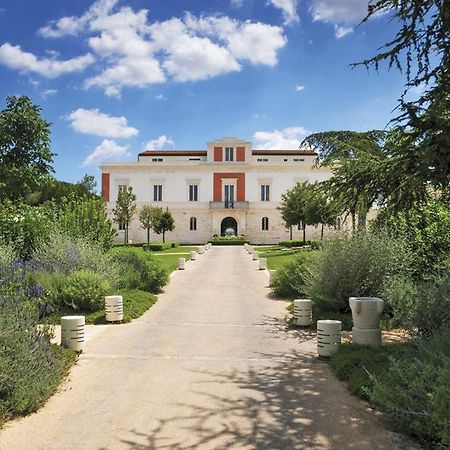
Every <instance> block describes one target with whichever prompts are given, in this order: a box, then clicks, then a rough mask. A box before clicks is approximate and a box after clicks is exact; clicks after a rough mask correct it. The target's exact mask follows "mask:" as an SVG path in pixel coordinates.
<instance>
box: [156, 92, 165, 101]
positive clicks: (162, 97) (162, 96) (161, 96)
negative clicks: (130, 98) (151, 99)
mask: <svg viewBox="0 0 450 450" xmlns="http://www.w3.org/2000/svg"><path fill="white" fill-rule="evenodd" d="M155 99H156V100H160V101H161V102H165V101H166V100H167V97H166V96H165V95H164V94H157V95H155Z"/></svg>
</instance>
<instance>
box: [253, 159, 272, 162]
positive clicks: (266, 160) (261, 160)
mask: <svg viewBox="0 0 450 450" xmlns="http://www.w3.org/2000/svg"><path fill="white" fill-rule="evenodd" d="M256 161H257V162H268V161H269V160H268V159H267V158H258V159H257V160H256Z"/></svg>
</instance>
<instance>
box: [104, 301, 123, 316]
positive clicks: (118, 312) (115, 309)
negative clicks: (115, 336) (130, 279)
mask: <svg viewBox="0 0 450 450" xmlns="http://www.w3.org/2000/svg"><path fill="white" fill-rule="evenodd" d="M105 318H106V321H107V322H120V321H122V320H123V297H122V296H121V295H108V296H106V297H105Z"/></svg>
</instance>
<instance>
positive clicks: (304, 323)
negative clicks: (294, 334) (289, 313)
mask: <svg viewBox="0 0 450 450" xmlns="http://www.w3.org/2000/svg"><path fill="white" fill-rule="evenodd" d="M294 318H295V324H296V325H299V326H301V327H309V326H310V325H311V323H312V302H311V300H307V299H296V300H294Z"/></svg>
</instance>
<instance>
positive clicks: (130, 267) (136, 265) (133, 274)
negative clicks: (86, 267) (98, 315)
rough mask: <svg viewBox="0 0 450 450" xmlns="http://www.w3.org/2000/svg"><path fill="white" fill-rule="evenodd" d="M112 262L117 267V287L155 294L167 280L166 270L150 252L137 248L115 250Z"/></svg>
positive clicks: (167, 273)
mask: <svg viewBox="0 0 450 450" xmlns="http://www.w3.org/2000/svg"><path fill="white" fill-rule="evenodd" d="M113 258H114V261H115V262H116V263H117V265H118V268H119V269H118V270H119V278H118V283H117V284H118V286H119V287H120V288H124V289H139V290H142V291H149V292H153V293H157V292H159V291H160V290H161V288H162V287H163V286H164V285H165V284H166V283H167V281H168V280H169V272H168V270H167V268H166V267H165V266H164V265H163V264H162V263H161V262H160V261H159V260H157V259H156V258H155V257H154V256H153V255H152V254H151V253H150V252H144V251H142V250H140V249H137V248H125V247H122V248H116V249H114V250H113Z"/></svg>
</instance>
